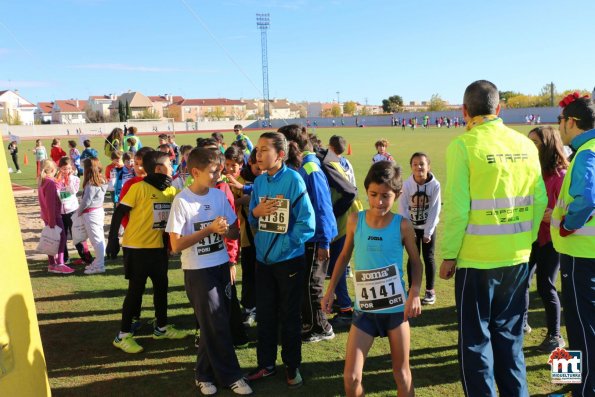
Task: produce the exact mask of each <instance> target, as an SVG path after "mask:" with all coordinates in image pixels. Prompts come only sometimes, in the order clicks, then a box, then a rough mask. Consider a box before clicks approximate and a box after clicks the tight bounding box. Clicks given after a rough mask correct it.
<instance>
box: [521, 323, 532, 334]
mask: <svg viewBox="0 0 595 397" xmlns="http://www.w3.org/2000/svg"><path fill="white" fill-rule="evenodd" d="M531 331H533V328H531V326H530V325H529V323H527V324H525V325H523V332H524V333H525V334H530V333H531Z"/></svg>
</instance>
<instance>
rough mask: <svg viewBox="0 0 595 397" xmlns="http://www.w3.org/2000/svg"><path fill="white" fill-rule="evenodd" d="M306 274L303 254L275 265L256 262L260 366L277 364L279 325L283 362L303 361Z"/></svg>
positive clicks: (296, 363) (296, 364)
mask: <svg viewBox="0 0 595 397" xmlns="http://www.w3.org/2000/svg"><path fill="white" fill-rule="evenodd" d="M303 277H304V257H303V256H299V257H296V258H292V259H290V260H287V261H284V262H279V263H274V264H272V265H265V264H262V263H260V262H258V261H257V262H256V321H257V333H258V346H257V349H256V355H257V359H258V366H259V367H260V368H262V367H270V366H273V365H275V361H276V359H277V339H278V329H279V326H281V358H282V360H283V363H284V364H285V365H286V366H288V367H289V368H291V369H295V368H299V366H300V364H301V362H302V338H301V319H300V307H301V303H302V290H303Z"/></svg>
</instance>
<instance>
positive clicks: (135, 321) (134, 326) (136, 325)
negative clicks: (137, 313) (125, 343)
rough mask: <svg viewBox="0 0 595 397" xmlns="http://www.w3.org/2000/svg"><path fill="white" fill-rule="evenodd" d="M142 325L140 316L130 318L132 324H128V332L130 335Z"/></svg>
mask: <svg viewBox="0 0 595 397" xmlns="http://www.w3.org/2000/svg"><path fill="white" fill-rule="evenodd" d="M142 326H143V323H141V321H140V318H138V317H133V318H132V325H131V326H130V333H131V334H132V335H134V334H136V333H137V332H138V330H139V329H140V328H141V327H142Z"/></svg>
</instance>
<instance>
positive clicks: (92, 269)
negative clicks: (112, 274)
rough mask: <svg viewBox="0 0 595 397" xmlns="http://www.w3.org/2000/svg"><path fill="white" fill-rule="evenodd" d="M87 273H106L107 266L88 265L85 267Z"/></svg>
mask: <svg viewBox="0 0 595 397" xmlns="http://www.w3.org/2000/svg"><path fill="white" fill-rule="evenodd" d="M84 273H85V274H99V273H105V266H95V265H91V266H90V267H89V266H86V267H85V272H84Z"/></svg>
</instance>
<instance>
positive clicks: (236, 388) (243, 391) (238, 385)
mask: <svg viewBox="0 0 595 397" xmlns="http://www.w3.org/2000/svg"><path fill="white" fill-rule="evenodd" d="M229 388H230V389H231V391H232V392H234V393H235V394H240V395H242V396H248V395H250V394H252V393H253V391H252V388H251V387H250V386H249V385H248V383H246V381H245V380H244V379H243V378H240V380H238V381H236V382H234V383H232V384H231V385H229Z"/></svg>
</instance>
